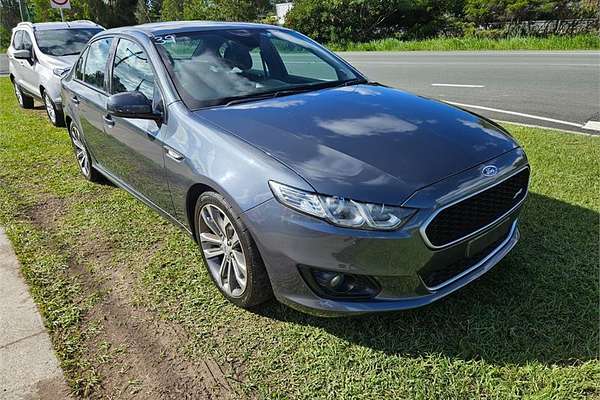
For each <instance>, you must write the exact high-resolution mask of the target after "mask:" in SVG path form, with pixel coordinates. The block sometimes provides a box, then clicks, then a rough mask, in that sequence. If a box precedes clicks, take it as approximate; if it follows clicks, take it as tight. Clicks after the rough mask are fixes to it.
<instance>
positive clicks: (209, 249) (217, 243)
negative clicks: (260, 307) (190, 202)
mask: <svg viewBox="0 0 600 400" xmlns="http://www.w3.org/2000/svg"><path fill="white" fill-rule="evenodd" d="M195 215H196V237H197V238H198V241H199V243H200V248H201V249H202V255H203V257H204V262H205V265H206V266H207V268H208V272H209V273H210V275H211V278H212V280H213V281H214V282H215V284H216V285H217V287H218V288H219V290H220V291H221V293H223V295H224V296H225V297H226V298H227V299H228V300H229V301H231V302H232V303H234V304H236V305H238V306H240V307H244V308H248V307H252V306H254V305H257V304H260V303H263V302H265V301H266V300H268V299H270V298H271V297H272V290H271V284H270V282H269V278H268V276H267V272H266V270H265V267H264V264H263V262H262V259H261V257H260V255H259V253H258V249H257V248H256V244H255V243H254V241H253V239H252V237H251V236H250V234H249V232H248V230H247V229H246V227H245V226H244V224H243V222H242V221H241V220H240V219H239V218H236V217H235V214H234V212H233V210H232V209H231V207H230V206H229V205H228V204H227V201H226V200H225V199H224V198H223V197H222V196H221V195H219V194H217V193H214V192H207V193H204V194H203V195H202V196H200V198H199V199H198V202H197V204H196V213H195Z"/></svg>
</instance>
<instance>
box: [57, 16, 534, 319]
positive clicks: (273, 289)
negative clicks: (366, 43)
mask: <svg viewBox="0 0 600 400" xmlns="http://www.w3.org/2000/svg"><path fill="white" fill-rule="evenodd" d="M62 86H63V88H62V102H63V104H64V111H65V118H66V123H67V126H68V129H69V134H70V137H71V139H72V142H73V147H74V150H75V154H76V158H77V161H78V163H79V167H80V169H81V172H82V173H83V175H84V176H85V177H86V178H87V179H89V180H91V181H96V180H98V179H100V178H101V177H102V176H104V177H106V178H108V179H109V180H111V181H112V182H114V183H115V184H116V185H118V186H120V187H122V188H123V189H125V190H127V191H129V192H130V193H131V194H132V195H133V196H135V197H136V198H138V199H139V200H140V201H142V202H144V203H146V204H147V205H149V206H150V207H152V208H154V209H156V210H157V211H158V212H159V213H160V214H162V215H163V216H164V217H165V218H167V219H169V220H170V221H172V222H173V223H174V224H176V225H177V226H179V227H180V228H181V229H182V230H183V231H185V232H187V233H188V234H190V235H191V236H192V237H193V238H194V239H195V240H196V241H197V243H198V244H199V246H200V247H201V249H202V254H203V258H204V260H203V261H204V264H205V265H206V267H207V269H208V272H209V273H210V276H211V277H212V279H213V281H214V282H215V284H216V286H217V287H218V288H219V289H220V291H221V292H222V293H223V295H224V296H225V297H226V298H227V299H229V300H230V301H231V302H233V303H235V304H237V305H238V306H241V307H246V308H247V307H252V306H256V305H258V304H260V303H263V302H265V301H266V300H268V299H270V298H271V297H272V296H273V295H274V296H275V297H276V298H277V299H278V300H279V301H281V302H283V303H285V304H288V305H289V306H291V307H294V308H297V309H300V310H303V311H306V312H310V313H315V314H319V315H326V316H332V315H343V314H357V313H367V312H375V311H390V310H401V309H407V308H413V307H419V306H423V305H426V304H429V303H431V302H433V301H435V300H438V299H440V298H442V297H444V296H446V295H448V294H450V293H452V292H454V291H455V290H457V289H459V288H461V287H462V286H464V285H466V284H468V283H469V282H471V281H473V280H475V279H476V278H478V277H480V276H481V275H483V274H484V273H486V272H487V271H489V270H490V269H491V268H492V267H493V266H494V265H496V264H497V263H498V262H499V261H500V260H501V259H502V258H503V257H504V256H505V255H506V254H507V253H508V252H509V251H510V250H511V249H512V248H513V247H514V246H515V244H516V243H517V241H518V239H519V230H518V227H517V225H518V215H519V211H520V208H521V206H522V204H523V202H524V200H525V198H526V196H527V189H528V184H529V165H528V162H527V158H526V156H525V153H524V151H523V149H522V148H521V147H520V146H519V144H518V143H517V142H516V141H515V140H514V139H513V138H512V137H511V136H510V135H509V134H508V133H507V132H506V131H505V130H503V129H502V128H501V127H500V126H498V125H497V124H495V123H494V122H491V121H489V120H486V119H485V118H482V117H480V116H477V115H475V114H472V113H470V112H467V111H465V110H461V109H458V108H455V107H451V106H449V105H447V104H444V103H441V102H439V101H435V100H432V99H427V98H423V97H419V96H415V95H413V94H410V93H406V92H403V91H400V90H396V89H392V88H389V87H385V86H382V85H379V84H377V83H374V82H370V81H369V80H368V79H367V78H366V77H364V76H363V75H362V74H361V73H360V72H358V71H357V70H356V69H355V68H353V67H352V66H351V65H349V64H348V63H346V62H345V61H344V60H342V59H340V58H339V57H337V56H336V55H335V54H333V53H331V52H329V51H328V50H326V49H325V48H323V47H322V46H320V45H319V44H317V43H315V42H314V41H312V40H310V39H309V38H307V37H305V36H303V35H301V34H299V33H297V32H294V31H291V30H288V29H284V28H279V27H273V26H267V25H258V24H241V23H235V24H233V23H228V24H225V23H209V22H205V23H200V22H181V23H160V24H149V25H141V26H136V27H131V28H119V29H115V30H108V31H105V32H103V33H101V34H100V35H97V36H95V37H94V38H93V39H92V41H91V42H90V43H89V44H88V46H87V48H86V49H85V50H84V51H83V52H82V55H81V56H80V57H79V59H78V61H77V63H76V65H75V67H74V68H73V69H72V70H71V72H70V73H69V74H68V75H67V76H66V77H65V79H63V82H62Z"/></svg>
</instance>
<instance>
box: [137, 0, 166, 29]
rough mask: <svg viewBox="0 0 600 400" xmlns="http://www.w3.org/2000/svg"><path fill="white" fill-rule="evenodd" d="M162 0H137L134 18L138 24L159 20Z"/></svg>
mask: <svg viewBox="0 0 600 400" xmlns="http://www.w3.org/2000/svg"><path fill="white" fill-rule="evenodd" d="M161 11H162V0H138V2H137V6H136V9H135V19H136V21H137V23H138V24H145V23H147V22H157V21H160V20H161Z"/></svg>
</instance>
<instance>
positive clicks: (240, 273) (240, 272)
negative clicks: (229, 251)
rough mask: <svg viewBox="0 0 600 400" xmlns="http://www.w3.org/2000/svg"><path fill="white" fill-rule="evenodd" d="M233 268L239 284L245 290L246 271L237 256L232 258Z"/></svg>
mask: <svg viewBox="0 0 600 400" xmlns="http://www.w3.org/2000/svg"><path fill="white" fill-rule="evenodd" d="M231 269H233V274H234V275H235V280H236V281H237V284H238V286H239V287H240V289H241V290H244V288H245V287H246V271H245V269H242V268H241V266H240V265H239V264H238V262H237V261H236V259H235V257H233V258H232V259H231Z"/></svg>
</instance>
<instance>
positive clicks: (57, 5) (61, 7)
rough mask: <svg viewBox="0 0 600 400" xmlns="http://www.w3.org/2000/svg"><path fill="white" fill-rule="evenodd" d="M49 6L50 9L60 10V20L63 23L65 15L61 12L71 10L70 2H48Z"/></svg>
mask: <svg viewBox="0 0 600 400" xmlns="http://www.w3.org/2000/svg"><path fill="white" fill-rule="evenodd" d="M50 6H51V7H52V8H58V9H59V10H60V19H61V20H62V22H65V15H64V14H63V10H64V9H65V8H66V9H71V1H70V0H50Z"/></svg>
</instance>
